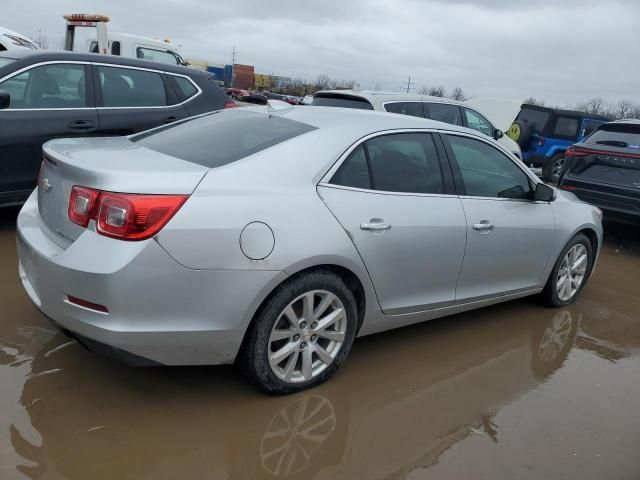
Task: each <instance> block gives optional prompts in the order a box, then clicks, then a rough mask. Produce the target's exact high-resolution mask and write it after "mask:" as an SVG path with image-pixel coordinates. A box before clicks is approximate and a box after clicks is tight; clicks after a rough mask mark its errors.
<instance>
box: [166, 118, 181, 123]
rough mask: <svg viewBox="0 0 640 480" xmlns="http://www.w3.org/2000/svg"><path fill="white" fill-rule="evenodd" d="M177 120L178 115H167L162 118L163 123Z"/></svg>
mask: <svg viewBox="0 0 640 480" xmlns="http://www.w3.org/2000/svg"><path fill="white" fill-rule="evenodd" d="M176 120H178V117H167V118H165V119H164V120H163V122H164V123H173V122H175V121H176Z"/></svg>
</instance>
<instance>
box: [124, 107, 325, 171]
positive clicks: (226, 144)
mask: <svg viewBox="0 0 640 480" xmlns="http://www.w3.org/2000/svg"><path fill="white" fill-rule="evenodd" d="M236 110H239V109H233V110H226V111H225V110H223V111H219V112H214V113H212V114H209V115H205V116H202V117H198V118H194V119H192V120H187V121H185V122H181V123H178V124H176V125H172V126H169V127H165V128H161V129H158V130H152V131H150V132H148V133H143V134H140V135H137V136H135V137H132V138H131V140H132V141H133V142H138V143H140V145H142V146H144V147H146V148H149V149H151V150H155V151H156V152H160V153H164V154H165V155H171V156H173V157H176V158H180V159H181V160H186V161H188V162H192V163H197V164H198V165H203V166H205V167H209V168H214V167H220V166H222V165H227V164H229V163H232V162H235V161H237V160H240V159H241V158H244V157H248V156H249V155H253V154H254V153H257V152H259V151H261V150H264V149H266V148H269V147H272V146H274V145H277V144H279V143H282V142H284V141H286V140H290V139H291V138H294V137H297V136H298V135H302V134H303V133H307V132H310V131H311V130H315V127H312V126H311V125H307V124H305V123H300V122H295V121H293V120H288V119H286V118H282V117H277V116H273V115H265V114H261V113H255V112H242V111H236Z"/></svg>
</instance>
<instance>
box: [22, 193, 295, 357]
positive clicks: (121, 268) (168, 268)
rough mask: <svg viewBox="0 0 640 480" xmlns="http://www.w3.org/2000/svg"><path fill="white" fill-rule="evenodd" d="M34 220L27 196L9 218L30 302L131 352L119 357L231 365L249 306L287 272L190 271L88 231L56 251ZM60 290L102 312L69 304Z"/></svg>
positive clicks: (161, 254) (64, 324)
mask: <svg viewBox="0 0 640 480" xmlns="http://www.w3.org/2000/svg"><path fill="white" fill-rule="evenodd" d="M40 221H41V220H40V217H39V214H38V210H37V204H36V201H35V197H34V196H33V195H32V196H31V197H30V198H29V200H28V201H27V203H26V204H25V206H24V207H23V209H22V210H21V212H20V214H19V215H18V221H17V244H18V245H17V246H18V257H19V273H20V278H21V280H22V284H23V286H24V289H25V291H26V292H27V294H28V295H29V297H30V299H31V301H32V302H33V303H34V304H35V305H36V306H37V307H38V308H39V309H40V310H41V311H42V312H43V313H44V314H45V315H46V316H47V317H49V318H50V319H52V320H53V321H54V322H55V323H56V324H57V325H59V326H60V327H61V328H62V329H64V330H67V331H69V332H71V333H72V334H73V335H75V336H78V337H80V339H81V343H84V344H85V345H87V346H90V348H91V347H93V348H92V349H96V346H97V345H100V344H103V345H106V346H108V347H110V349H111V350H112V351H113V349H116V353H118V351H122V352H126V353H127V354H131V355H132V356H133V357H132V356H128V355H124V357H125V360H127V361H128V363H134V364H140V363H141V362H140V361H137V360H136V361H131V359H132V358H134V357H140V358H142V359H145V362H142V363H160V364H166V365H195V364H220V363H231V362H233V361H234V359H235V357H236V354H237V352H238V349H239V347H240V344H241V342H242V339H243V336H244V332H245V330H246V328H247V326H248V323H249V321H250V320H251V317H252V315H253V312H254V311H255V309H256V308H257V305H258V304H259V302H261V301H262V299H263V298H264V297H265V296H266V295H267V293H268V292H269V291H270V290H271V288H272V286H273V285H274V284H277V283H279V282H280V281H282V280H283V279H284V278H286V275H285V274H284V273H282V272H277V271H253V270H244V271H241V270H225V271H221V270H193V269H189V268H186V267H183V266H181V265H179V264H178V263H177V262H176V261H175V260H173V259H172V258H171V257H170V256H169V255H168V254H167V253H166V252H165V251H164V249H163V248H162V247H161V246H160V245H158V243H157V242H156V241H155V240H147V241H143V242H122V241H119V240H114V239H110V238H107V237H104V236H101V235H98V234H97V233H95V232H94V231H92V230H91V229H87V231H85V232H84V233H83V234H82V235H81V236H80V237H79V238H78V239H77V240H76V241H75V242H74V243H73V244H71V245H70V246H69V247H68V248H67V249H66V250H63V249H61V248H60V247H59V246H58V245H57V244H55V243H54V242H53V241H51V240H50V239H49V237H47V234H46V233H45V232H44V230H43V228H41V227H40ZM68 295H70V296H74V297H78V298H81V299H83V300H87V301H89V302H92V303H95V304H99V305H104V306H105V307H107V308H108V310H109V312H108V313H107V314H105V313H101V312H98V311H95V310H91V309H89V308H84V307H81V306H78V305H75V304H73V303H71V302H70V301H69V299H68V297H67V296H68ZM85 339H88V341H86V340H85ZM82 340H85V341H84V342H83V341H82ZM91 342H96V343H91ZM89 344H90V345H89ZM98 350H100V349H99V348H98ZM119 356H120V357H123V355H119Z"/></svg>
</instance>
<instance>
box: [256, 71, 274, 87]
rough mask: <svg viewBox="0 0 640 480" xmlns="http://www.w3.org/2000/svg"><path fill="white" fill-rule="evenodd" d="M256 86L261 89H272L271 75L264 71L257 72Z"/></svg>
mask: <svg viewBox="0 0 640 480" xmlns="http://www.w3.org/2000/svg"><path fill="white" fill-rule="evenodd" d="M253 79H254V82H253V83H254V86H255V87H256V88H259V89H261V90H271V75H266V74H264V73H256V74H255V75H254V76H253Z"/></svg>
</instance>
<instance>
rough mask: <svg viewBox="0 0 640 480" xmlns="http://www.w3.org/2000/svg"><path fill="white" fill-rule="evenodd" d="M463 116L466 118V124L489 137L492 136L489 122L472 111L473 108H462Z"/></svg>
mask: <svg viewBox="0 0 640 480" xmlns="http://www.w3.org/2000/svg"><path fill="white" fill-rule="evenodd" d="M464 116H465V118H466V120H467V126H468V127H469V128H471V129H473V130H475V131H476V132H480V133H484V134H485V135H488V136H490V137H493V126H492V125H491V123H489V120H487V119H486V118H484V117H483V116H482V115H480V114H479V113H478V112H474V111H473V110H469V109H468V108H465V109H464Z"/></svg>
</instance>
